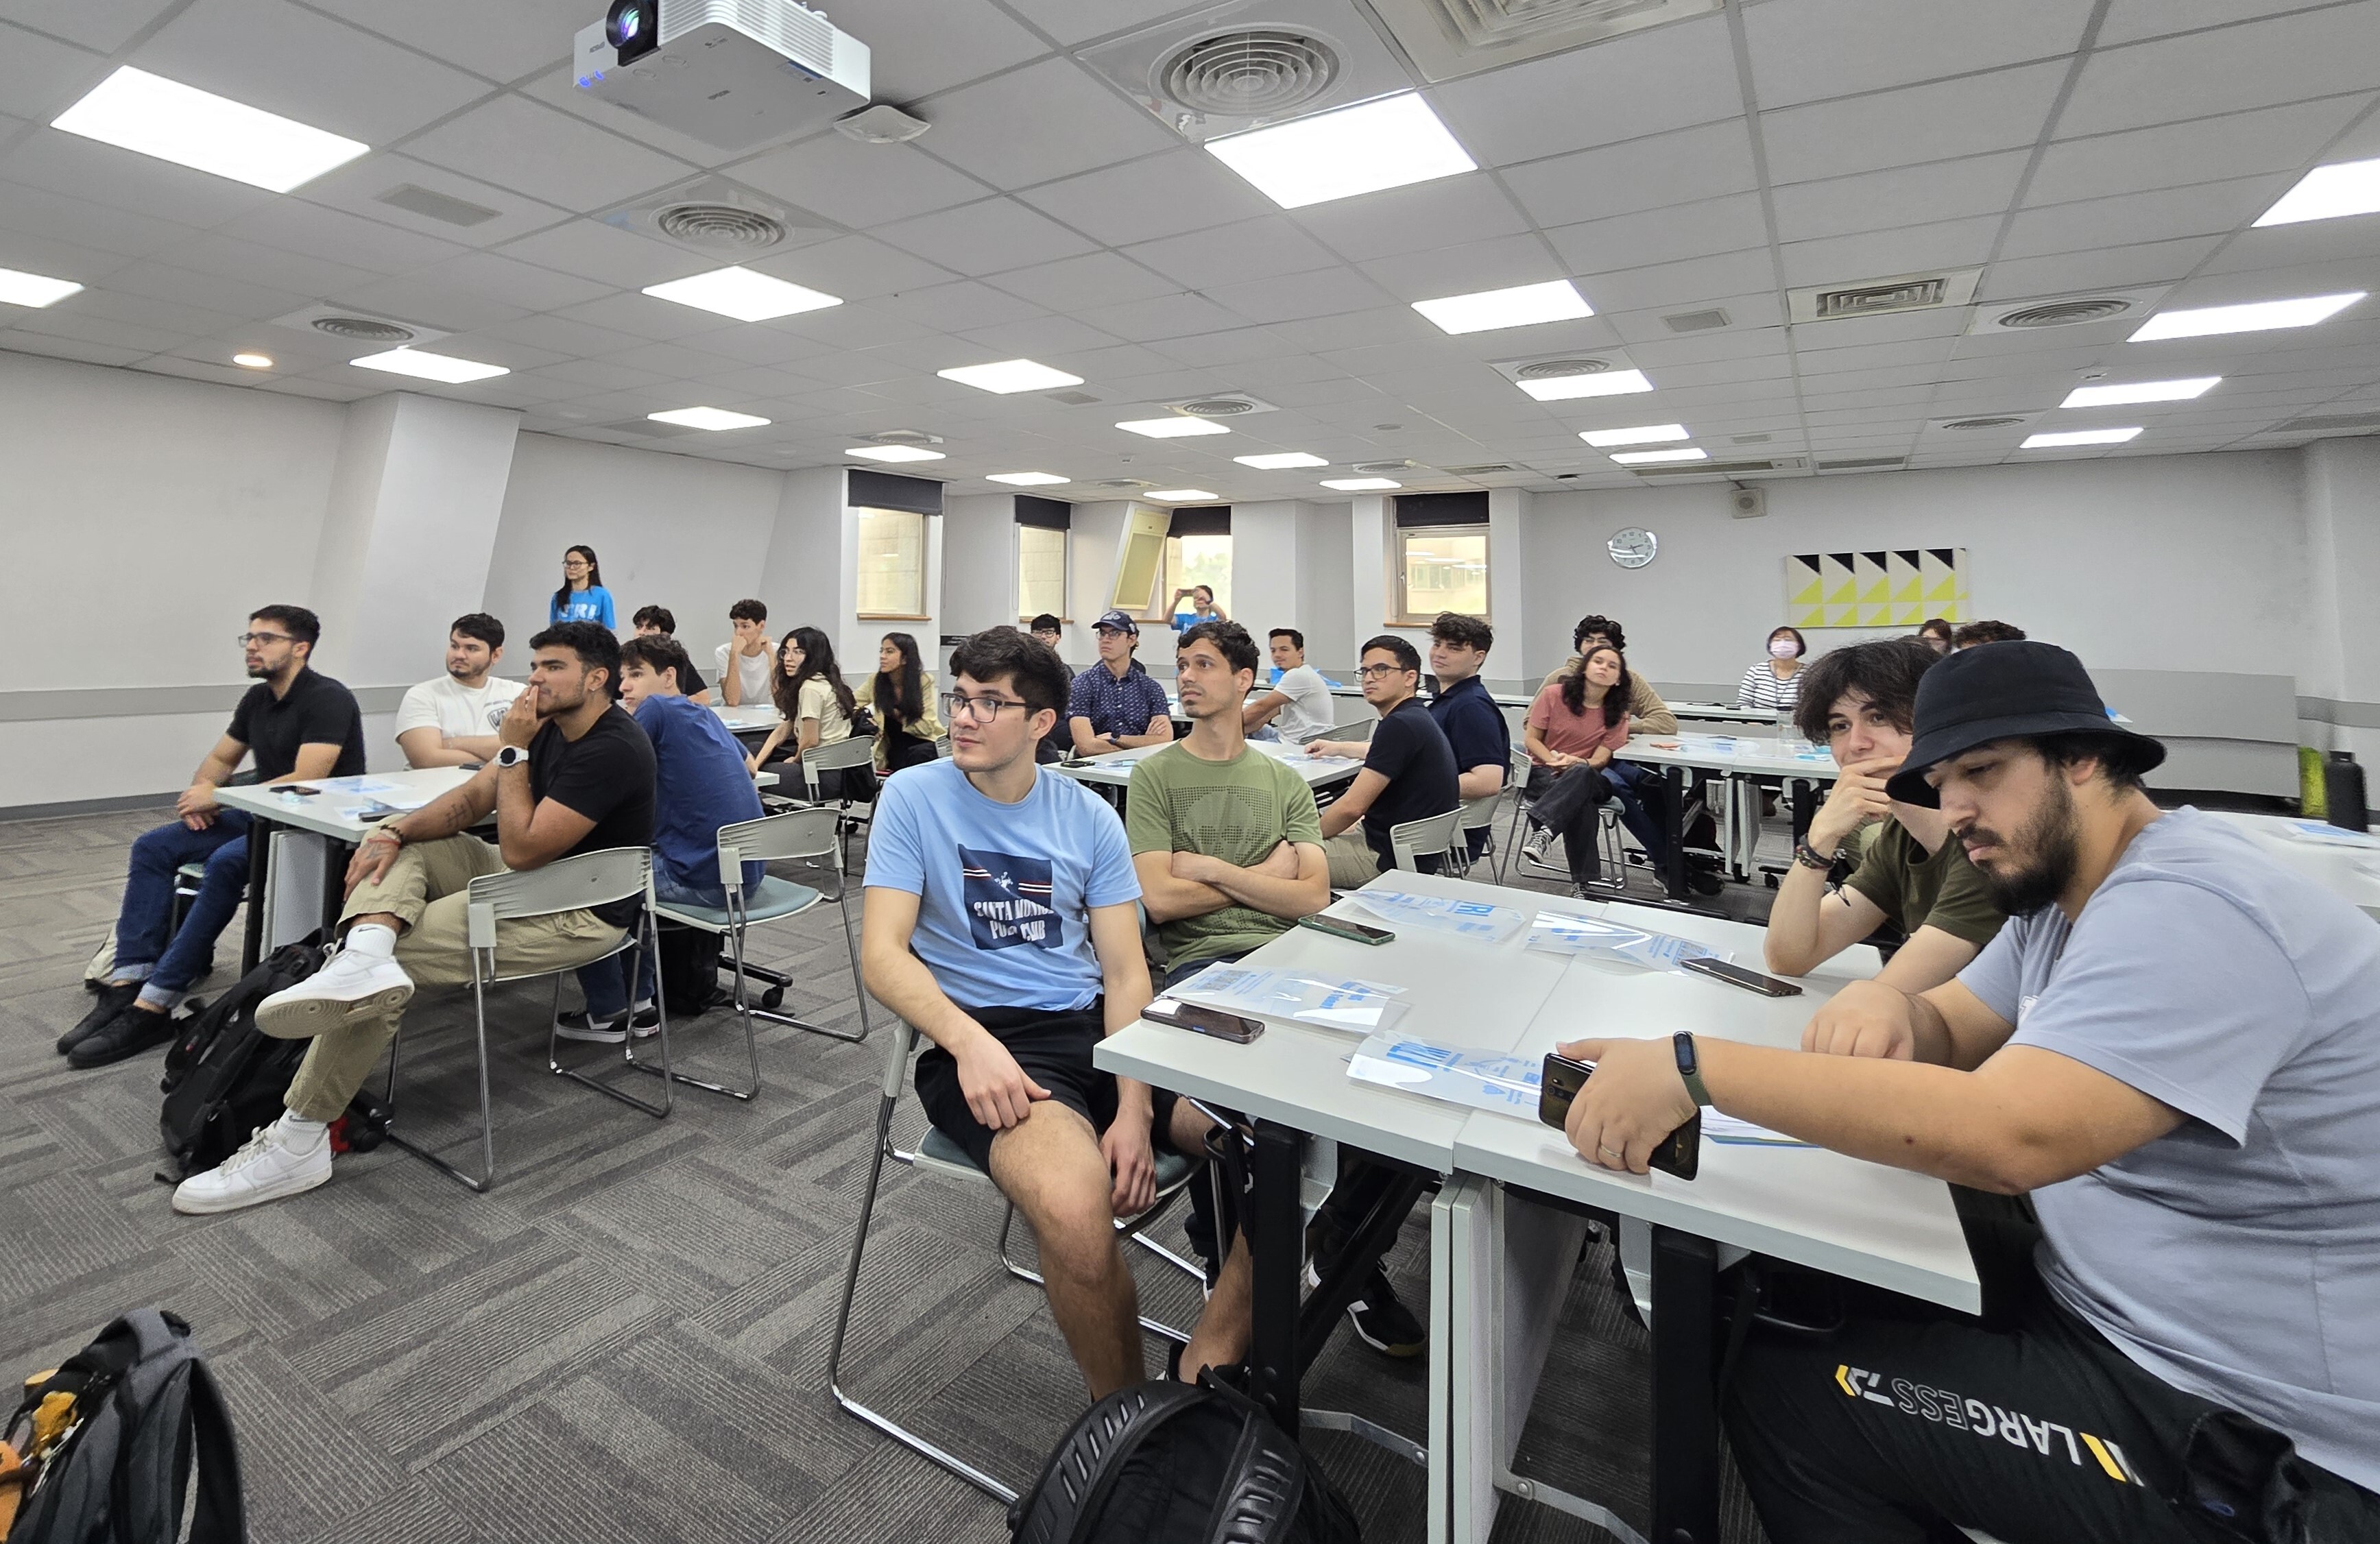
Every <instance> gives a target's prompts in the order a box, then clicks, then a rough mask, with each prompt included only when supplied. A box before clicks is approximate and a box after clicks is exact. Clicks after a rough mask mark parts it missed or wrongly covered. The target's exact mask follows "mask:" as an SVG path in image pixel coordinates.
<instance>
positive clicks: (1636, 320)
mask: <svg viewBox="0 0 2380 1544" xmlns="http://www.w3.org/2000/svg"><path fill="white" fill-rule="evenodd" d="M1700 310H1722V311H1725V312H1726V313H1727V320H1728V325H1727V326H1726V327H1725V328H1715V329H1712V330H1711V331H1709V332H1706V333H1681V332H1679V331H1678V330H1677V329H1676V328H1674V327H1671V326H1670V323H1669V321H1668V319H1669V318H1670V317H1671V316H1677V315H1681V314H1683V313H1685V312H1688V311H1700ZM1602 315H1603V318H1604V320H1605V321H1607V322H1610V323H1611V330H1612V331H1613V333H1615V334H1618V335H1619V337H1620V339H1621V342H1623V343H1626V344H1629V345H1631V346H1634V345H1638V344H1643V343H1671V342H1681V341H1683V340H1684V339H1687V338H1692V337H1706V338H1709V339H1712V340H1714V341H1718V340H1724V339H1728V338H1738V337H1747V336H1748V337H1753V338H1766V339H1771V340H1772V341H1773V342H1774V343H1775V346H1779V347H1781V346H1782V343H1781V339H1782V338H1783V335H1784V326H1785V311H1784V308H1783V307H1782V306H1781V305H1780V304H1779V301H1778V298H1777V292H1776V291H1775V290H1773V289H1765V290H1760V291H1758V292H1756V293H1754V294H1749V295H1719V296H1706V297H1703V298H1701V299H1699V300H1697V301H1695V302H1694V303H1693V304H1691V305H1683V306H1681V305H1664V306H1656V307H1654V308H1652V309H1651V310H1609V311H1605V312H1603V313H1602ZM1720 346H1724V347H1733V346H1735V345H1732V344H1727V343H1724V342H1721V343H1720ZM1762 346H1763V347H1765V346H1768V345H1767V344H1763V345H1762Z"/></svg>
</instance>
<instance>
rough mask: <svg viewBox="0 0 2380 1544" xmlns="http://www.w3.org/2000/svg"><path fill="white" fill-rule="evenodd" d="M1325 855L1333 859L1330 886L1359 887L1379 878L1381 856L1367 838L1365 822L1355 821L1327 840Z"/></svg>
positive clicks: (1343, 888) (1348, 888)
mask: <svg viewBox="0 0 2380 1544" xmlns="http://www.w3.org/2000/svg"><path fill="white" fill-rule="evenodd" d="M1322 856H1323V857H1327V858H1329V859H1330V888H1331V889H1333V890H1357V889H1361V888H1362V887H1363V886H1365V885H1366V884H1369V883H1370V882H1371V881H1374V880H1376V879H1378V878H1379V877H1380V857H1379V855H1378V853H1376V852H1374V851H1372V844H1370V843H1369V842H1366V841H1365V840H1364V822H1363V821H1356V822H1355V823H1354V825H1352V826H1349V827H1348V828H1347V829H1346V830H1344V831H1342V832H1341V833H1339V834H1338V835H1336V836H1332V837H1329V838H1327V839H1325V841H1324V842H1323V844H1322Z"/></svg>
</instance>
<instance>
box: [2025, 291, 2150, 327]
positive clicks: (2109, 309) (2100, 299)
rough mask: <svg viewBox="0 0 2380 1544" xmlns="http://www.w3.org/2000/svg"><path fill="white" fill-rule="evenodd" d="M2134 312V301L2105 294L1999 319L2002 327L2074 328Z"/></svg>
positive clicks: (2033, 308)
mask: <svg viewBox="0 0 2380 1544" xmlns="http://www.w3.org/2000/svg"><path fill="white" fill-rule="evenodd" d="M2131 309H2132V303H2131V301H2130V300H2124V299H2119V298H2117V297H2115V296H2113V295H2102V296H2097V297H2095V298H2091V299H2087V300H2052V301H2050V302H2049V303H2048V304H2046V305H2041V306H2025V307H2022V308H2021V309H2019V310H2012V311H2009V312H2007V313H2005V314H2004V315H2002V316H1999V317H1998V318H1997V319H1995V321H1994V322H1993V325H1994V326H1998V327H2073V326H2077V325H2080V324H2081V323H2083V322H2105V321H2107V319H2108V318H2109V317H2111V316H2121V315H2123V314H2124V313H2125V312H2126V311H2128V310H2131Z"/></svg>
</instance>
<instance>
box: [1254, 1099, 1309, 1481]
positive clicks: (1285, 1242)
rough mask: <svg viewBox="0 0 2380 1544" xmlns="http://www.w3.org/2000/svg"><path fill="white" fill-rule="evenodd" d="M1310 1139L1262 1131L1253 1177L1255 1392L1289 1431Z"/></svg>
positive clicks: (1270, 1127) (1293, 1426)
mask: <svg viewBox="0 0 2380 1544" xmlns="http://www.w3.org/2000/svg"><path fill="white" fill-rule="evenodd" d="M1304 1141H1305V1138H1304V1137H1303V1135H1302V1134H1300V1133H1298V1132H1295V1131H1293V1130H1291V1129H1289V1128H1288V1127H1287V1126H1281V1125H1274V1124H1273V1123H1272V1122H1270V1121H1258V1122H1257V1125H1256V1152H1255V1154H1254V1155H1253V1157H1252V1159H1251V1161H1250V1164H1249V1176H1248V1188H1249V1192H1250V1194H1249V1196H1248V1208H1247V1230H1248V1252H1249V1256H1250V1262H1251V1264H1252V1265H1253V1267H1254V1270H1255V1281H1254V1283H1253V1289H1252V1293H1251V1300H1250V1305H1249V1307H1250V1319H1251V1323H1250V1325H1249V1334H1248V1373H1249V1392H1251V1393H1253V1394H1254V1395H1255V1396H1256V1398H1257V1402H1258V1403H1259V1404H1263V1405H1264V1406H1265V1408H1266V1409H1268V1410H1269V1411H1270V1412H1271V1413H1272V1418H1273V1421H1274V1423H1275V1424H1276V1425H1278V1426H1279V1427H1280V1428H1281V1429H1282V1430H1283V1431H1287V1432H1290V1433H1292V1434H1293V1435H1294V1434H1295V1432H1296V1431H1297V1385H1298V1379H1299V1375H1300V1374H1301V1373H1302V1372H1303V1371H1304V1370H1305V1369H1304V1368H1303V1366H1302V1365H1301V1364H1300V1362H1299V1360H1298V1345H1297V1339H1298V1334H1297V1331H1298V1313H1297V1308H1298V1301H1297V1299H1298V1274H1299V1272H1300V1271H1301V1270H1303V1269H1304V1267H1305V1227H1304V1225H1303V1221H1304V1220H1303V1218H1302V1217H1301V1216H1300V1213H1299V1210H1298V1204H1297V1203H1298V1185H1299V1180H1300V1169H1299V1160H1300V1158H1301V1157H1302V1151H1301V1149H1302V1148H1303V1145H1304Z"/></svg>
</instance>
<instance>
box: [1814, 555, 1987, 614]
mask: <svg viewBox="0 0 2380 1544" xmlns="http://www.w3.org/2000/svg"><path fill="white" fill-rule="evenodd" d="M1934 616H1939V617H1941V618H1943V619H1944V620H1946V621H1949V622H1965V621H1969V620H1972V616H1971V603H1970V602H1969V600H1968V597H1967V549H1966V548H1964V547H1904V548H1900V549H1897V550H1895V551H1891V552H1881V553H1796V554H1794V555H1793V556H1791V557H1789V558H1787V559H1786V560H1785V620H1786V621H1787V622H1788V623H1790V624H1791V625H1792V626H1796V627H1914V626H1917V625H1918V624H1920V623H1922V622H1924V621H1925V620H1926V619H1927V618H1928V617H1934Z"/></svg>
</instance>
